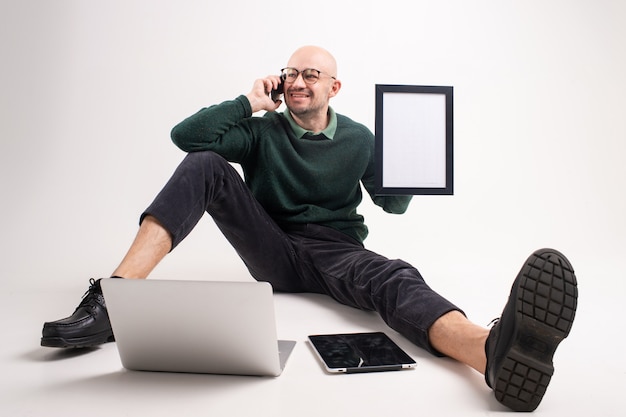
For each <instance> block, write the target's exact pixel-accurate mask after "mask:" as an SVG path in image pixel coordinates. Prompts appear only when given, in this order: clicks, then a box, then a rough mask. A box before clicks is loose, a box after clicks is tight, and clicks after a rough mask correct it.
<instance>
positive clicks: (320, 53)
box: [287, 45, 337, 78]
mask: <svg viewBox="0 0 626 417" xmlns="http://www.w3.org/2000/svg"><path fill="white" fill-rule="evenodd" d="M287 66H288V67H293V68H297V69H300V70H302V69H305V68H315V69H316V70H319V71H321V72H323V73H325V74H327V75H330V76H332V77H335V78H336V77H337V61H335V58H334V57H333V56H332V55H331V53H330V52H328V51H327V50H326V49H324V48H320V47H319V46H312V45H308V46H303V47H301V48H298V49H297V50H296V51H295V52H294V53H293V55H291V58H290V59H289V62H288V63H287Z"/></svg>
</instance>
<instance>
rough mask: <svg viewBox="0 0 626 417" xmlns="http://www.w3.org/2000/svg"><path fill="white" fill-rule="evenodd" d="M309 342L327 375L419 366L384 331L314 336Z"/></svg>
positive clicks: (394, 369)
mask: <svg viewBox="0 0 626 417" xmlns="http://www.w3.org/2000/svg"><path fill="white" fill-rule="evenodd" d="M309 341H310V342H311V345H312V346H313V350H314V351H315V353H316V354H317V356H318V358H319V359H320V360H321V362H322V364H323V365H324V367H325V368H326V371H328V372H333V373H337V372H343V373H347V374H350V373H359V372H380V371H397V370H400V369H410V368H414V367H415V366H416V365H417V364H416V363H415V361H414V360H413V359H412V358H411V357H410V356H409V355H408V354H407V353H406V352H404V351H403V350H402V349H401V348H400V347H399V346H398V345H396V344H395V343H394V342H393V340H391V339H390V338H389V337H388V336H387V335H386V334H385V333H382V332H373V333H348V334H326V335H311V336H309Z"/></svg>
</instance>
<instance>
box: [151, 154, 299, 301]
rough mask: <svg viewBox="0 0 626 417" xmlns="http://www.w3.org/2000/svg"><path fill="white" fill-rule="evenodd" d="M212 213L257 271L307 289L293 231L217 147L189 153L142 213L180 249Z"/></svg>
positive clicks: (280, 284)
mask: <svg viewBox="0 0 626 417" xmlns="http://www.w3.org/2000/svg"><path fill="white" fill-rule="evenodd" d="M205 212H207V213H209V214H210V215H211V217H212V218H213V220H214V221H215V223H216V225H217V226H218V227H219V229H220V230H221V231H222V233H223V234H224V236H225V237H226V239H227V240H228V241H229V242H230V244H231V245H232V246H233V247H234V248H235V250H236V251H237V253H238V254H239V256H240V257H241V258H242V260H243V261H244V263H245V264H246V266H247V267H248V269H249V271H250V273H251V274H252V276H253V277H254V278H255V279H257V280H260V281H269V282H271V283H272V286H273V287H274V289H276V290H278V291H302V288H301V285H300V283H299V281H298V279H297V276H296V275H297V274H296V272H295V271H294V268H295V260H294V258H293V250H292V249H291V242H290V240H289V239H288V236H287V235H286V234H285V232H283V231H282V230H281V229H280V228H279V227H278V226H277V225H276V223H275V222H274V221H273V220H272V219H271V218H270V217H269V215H268V214H267V213H266V212H265V210H264V209H263V208H262V207H261V205H260V204H259V203H258V201H257V200H256V199H255V198H254V196H253V195H252V193H251V192H250V190H249V189H248V187H247V186H246V184H245V183H244V181H243V180H242V178H241V176H240V175H239V173H237V171H236V170H235V169H234V168H233V167H232V166H231V165H230V164H229V163H228V162H227V161H226V160H225V159H224V158H222V157H221V156H219V155H217V154H215V153H213V152H194V153H190V154H188V155H187V156H186V157H185V159H184V160H183V161H182V162H181V164H180V165H179V166H178V168H177V169H176V171H175V172H174V174H173V175H172V177H171V179H170V180H169V181H168V183H167V184H166V185H165V187H164V188H163V190H161V192H160V193H159V194H158V195H157V197H156V198H155V200H154V201H153V203H152V204H151V205H150V206H149V207H148V208H147V209H146V211H145V212H144V213H143V214H142V217H141V219H142V220H143V218H144V217H145V216H146V215H151V216H154V217H155V218H156V219H157V220H159V222H160V223H161V224H162V225H163V226H164V227H165V228H166V229H167V230H168V231H169V232H170V234H171V235H172V249H173V248H175V247H176V246H177V245H178V244H179V243H180V242H181V241H182V240H183V239H184V238H185V237H186V236H187V235H188V234H189V233H190V232H191V230H192V229H193V228H194V227H195V226H196V224H197V223H198V221H200V218H201V217H202V216H203V214H204V213H205Z"/></svg>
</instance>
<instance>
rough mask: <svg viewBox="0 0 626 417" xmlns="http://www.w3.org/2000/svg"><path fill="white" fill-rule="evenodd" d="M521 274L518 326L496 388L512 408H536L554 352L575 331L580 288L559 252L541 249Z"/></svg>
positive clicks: (550, 371)
mask: <svg viewBox="0 0 626 417" xmlns="http://www.w3.org/2000/svg"><path fill="white" fill-rule="evenodd" d="M521 273H522V274H523V276H522V279H521V282H520V287H519V290H518V293H517V300H516V316H517V322H518V323H520V326H519V328H518V330H517V335H516V336H517V339H516V343H515V344H514V346H513V347H512V348H511V350H510V351H509V352H508V354H507V356H506V358H504V360H503V362H502V368H501V370H500V372H499V373H498V378H497V381H496V384H495V387H494V391H495V395H496V398H497V399H498V401H500V402H501V403H503V404H505V405H507V406H508V407H510V408H512V409H514V410H516V411H533V410H535V409H536V408H537V407H538V406H539V403H540V402H541V400H542V398H543V396H544V394H545V392H546V389H547V387H548V384H549V382H550V379H551V378H552V374H553V373H554V368H553V366H552V357H553V355H554V351H555V350H556V347H557V345H558V344H559V343H560V342H561V341H562V340H563V339H564V338H565V337H567V335H568V334H569V332H570V330H571V327H572V323H573V321H574V315H575V313H576V306H577V299H578V289H577V283H576V277H575V275H574V270H573V268H572V266H571V265H570V264H569V262H568V261H567V259H565V257H564V256H562V255H561V254H560V253H558V252H556V251H551V250H546V251H537V252H536V253H535V254H533V256H531V257H530V258H529V259H528V262H527V264H526V265H525V266H524V267H523V268H522V271H521Z"/></svg>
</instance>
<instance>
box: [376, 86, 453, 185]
mask: <svg viewBox="0 0 626 417" xmlns="http://www.w3.org/2000/svg"><path fill="white" fill-rule="evenodd" d="M453 138H454V135H453V87H450V86H420V85H388V84H376V117H375V153H376V155H375V162H376V170H375V171H376V173H375V175H376V179H375V187H376V195H452V194H454V188H453V182H454V181H453V180H454V178H453V174H454V166H453V163H454V157H453Z"/></svg>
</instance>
